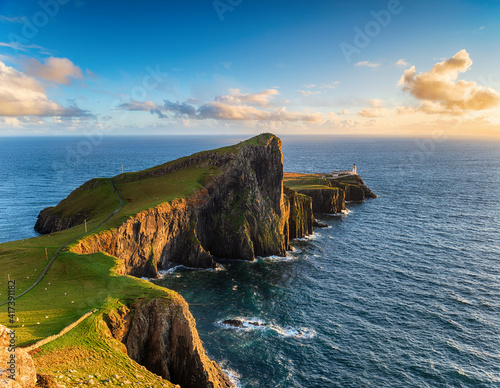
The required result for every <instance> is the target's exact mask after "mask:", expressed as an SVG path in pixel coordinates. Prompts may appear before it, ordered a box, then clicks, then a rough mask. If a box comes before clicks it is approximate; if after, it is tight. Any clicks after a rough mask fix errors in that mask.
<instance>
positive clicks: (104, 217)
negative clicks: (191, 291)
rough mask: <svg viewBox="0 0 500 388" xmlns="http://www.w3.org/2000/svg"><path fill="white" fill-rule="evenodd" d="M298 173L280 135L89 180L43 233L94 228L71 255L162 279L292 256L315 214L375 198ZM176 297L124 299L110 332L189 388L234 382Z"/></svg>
mask: <svg viewBox="0 0 500 388" xmlns="http://www.w3.org/2000/svg"><path fill="white" fill-rule="evenodd" d="M292 175H293V176H292ZM292 175H290V174H288V175H285V174H284V173H283V154H282V143H281V141H280V139H279V138H277V137H276V136H274V135H272V134H262V135H259V136H257V137H255V138H252V139H249V140H247V141H245V142H241V143H239V144H237V145H235V146H230V147H224V148H221V149H217V150H212V151H206V152H200V153H197V154H194V155H192V156H188V157H184V158H181V159H178V160H175V161H172V162H168V163H165V164H164V165H160V166H156V167H153V168H150V169H147V170H143V171H139V172H132V173H124V174H120V175H118V176H115V177H113V178H97V179H93V180H91V181H88V182H86V183H85V184H83V185H82V186H80V187H79V188H78V189H76V190H74V191H73V192H72V193H71V194H70V195H69V196H68V197H67V198H66V199H64V200H63V201H61V202H60V203H59V204H58V205H57V206H55V207H51V208H47V209H44V210H43V211H42V212H40V215H39V216H38V220H37V223H36V225H35V229H36V230H37V231H39V232H40V233H54V232H61V231H64V230H66V229H68V228H78V227H80V228H81V224H82V223H85V225H87V223H89V225H92V227H94V228H96V230H95V231H93V232H89V233H87V235H85V236H84V237H79V238H77V239H76V241H75V242H74V243H72V245H70V247H69V249H70V252H71V253H72V254H78V255H91V254H99V253H106V254H108V255H111V256H113V257H115V258H117V260H116V266H115V267H114V268H113V272H114V273H116V274H119V275H133V276H136V277H156V276H158V272H159V271H160V270H164V269H167V268H170V267H172V266H174V265H178V264H182V265H185V266H188V267H201V268H213V267H215V266H216V260H217V258H225V259H239V260H254V259H255V258H256V257H258V256H269V255H278V256H285V255H286V251H287V250H289V249H290V239H293V238H300V237H304V236H307V235H310V234H312V233H313V226H322V225H321V224H320V223H318V222H317V221H316V220H315V217H314V213H338V212H341V211H342V210H344V209H345V201H349V200H351V201H352V200H363V199H364V198H365V197H369V196H374V194H373V193H371V191H369V189H368V188H367V187H366V186H364V184H363V182H362V180H361V178H359V177H358V176H355V177H352V178H350V180H349V181H345V180H335V181H333V180H325V179H323V178H321V176H320V175H319V174H313V175H314V176H313V177H312V178H311V176H310V175H311V174H309V175H305V174H292ZM311 179H312V180H314V182H312V180H311ZM284 182H285V184H286V186H285V184H284ZM313 183H314V184H313ZM120 203H122V205H121V206H119V207H118V205H119V204H120ZM175 295H176V296H175V297H169V298H166V297H165V298H163V297H160V298H152V299H151V298H150V299H147V298H141V297H139V298H137V297H136V298H134V299H133V300H130V298H127V300H125V301H124V302H123V303H122V302H121V299H120V298H118V299H117V303H118V302H119V303H122V307H120V308H116V309H112V310H109V311H107V312H106V313H105V321H106V323H107V326H108V328H109V331H110V333H112V336H113V337H114V338H115V339H117V340H119V341H121V343H122V344H123V345H122V346H123V347H124V350H125V351H126V353H127V354H128V356H129V357H130V358H131V359H133V360H134V361H136V362H137V363H139V364H141V365H143V366H144V367H146V368H147V369H148V370H149V371H151V372H153V373H155V374H157V375H158V376H161V377H163V378H164V379H167V380H169V381H171V382H172V383H174V384H180V385H181V386H182V387H183V388H184V387H188V388H189V387H230V386H232V384H231V382H230V381H229V379H228V378H227V376H226V375H225V374H224V372H222V370H221V368H220V366H219V365H218V364H217V363H215V362H214V361H211V360H210V359H209V358H208V357H207V356H206V354H205V351H204V349H203V346H202V343H201V341H200V339H199V337H198V333H197V331H196V326H195V322H194V319H193V317H192V316H191V313H190V312H189V308H188V305H187V303H186V302H185V301H184V299H183V298H182V297H181V296H180V295H178V294H176V293H175ZM124 299H125V298H124Z"/></svg>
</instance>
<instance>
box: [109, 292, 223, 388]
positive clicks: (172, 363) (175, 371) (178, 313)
mask: <svg viewBox="0 0 500 388" xmlns="http://www.w3.org/2000/svg"><path fill="white" fill-rule="evenodd" d="M106 322H107V324H108V327H109V328H110V330H111V333H112V334H113V336H114V337H115V338H116V339H118V340H120V341H122V342H123V343H124V344H125V347H126V351H127V354H128V356H129V357H130V358H132V359H133V360H135V361H136V362H138V363H139V364H141V365H143V366H145V367H146V368H147V369H148V370H150V371H151V372H153V373H156V374H157V375H159V376H161V377H163V378H165V379H167V380H169V381H170V382H172V383H174V384H179V385H180V386H181V387H183V388H201V387H209V388H229V387H233V384H232V383H231V382H230V380H229V379H228V378H227V376H226V375H225V374H224V372H223V371H222V370H221V368H220V366H219V364H217V363H216V362H214V361H211V360H210V359H209V358H208V357H207V355H206V354H205V350H204V349H203V345H202V342H201V340H200V338H199V337H198V332H197V330H196V324H195V321H194V318H193V316H192V315H191V313H190V312H189V308H188V305H187V303H186V302H185V300H184V299H183V298H182V297H181V296H177V297H174V298H172V299H170V298H164V299H159V298H157V299H152V300H149V301H145V300H143V301H141V300H140V301H138V302H136V303H135V304H134V305H133V306H130V309H128V308H122V309H120V310H118V311H115V312H112V313H111V314H108V316H107V317H106Z"/></svg>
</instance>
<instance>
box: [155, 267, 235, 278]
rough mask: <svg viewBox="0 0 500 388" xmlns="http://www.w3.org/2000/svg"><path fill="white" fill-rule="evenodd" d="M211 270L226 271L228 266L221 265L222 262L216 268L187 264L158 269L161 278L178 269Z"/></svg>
mask: <svg viewBox="0 0 500 388" xmlns="http://www.w3.org/2000/svg"><path fill="white" fill-rule="evenodd" d="M181 270H182V271H209V272H216V271H225V270H226V268H225V267H224V266H223V265H221V264H216V267H215V268H195V267H188V266H186V265H182V264H179V265H176V266H175V267H172V268H169V269H165V270H161V271H158V274H159V275H160V278H163V277H165V276H166V275H171V274H173V273H176V272H178V271H181Z"/></svg>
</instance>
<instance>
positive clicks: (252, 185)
mask: <svg viewBox="0 0 500 388" xmlns="http://www.w3.org/2000/svg"><path fill="white" fill-rule="evenodd" d="M243 144H244V145H243V146H242V147H240V148H239V150H238V152H236V153H234V154H229V155H228V154H222V155H219V154H216V153H206V154H200V155H196V156H195V157H193V158H184V159H182V160H181V161H180V162H179V163H180V167H179V165H177V167H175V165H174V166H169V168H168V169H166V170H165V171H163V170H161V171H160V172H158V171H155V174H168V173H169V172H171V171H172V169H175V168H184V167H185V166H188V165H195V166H207V165H210V166H214V165H216V166H217V167H218V168H219V173H218V174H217V175H216V176H215V177H214V178H212V179H211V180H210V181H208V182H207V183H206V184H205V188H204V189H203V190H201V191H199V192H197V193H196V194H193V195H192V196H190V197H189V198H187V199H178V200H174V201H172V202H170V203H164V204H162V205H159V206H157V207H155V208H153V209H149V210H146V211H143V212H140V213H138V214H136V215H135V216H134V217H132V218H130V219H128V220H127V221H126V222H125V223H123V224H122V225H121V226H119V227H118V228H116V229H112V230H110V231H106V232H101V233H98V234H94V235H91V236H89V237H86V238H84V239H82V240H80V241H79V242H78V243H77V244H76V245H75V246H73V247H72V250H73V251H74V252H77V253H83V254H88V253H95V252H106V253H109V254H111V255H113V256H116V257H118V258H120V259H122V260H121V263H122V264H121V266H120V268H119V269H118V272H119V273H121V274H131V275H135V276H149V277H153V276H156V275H157V271H158V269H164V268H167V267H169V266H170V265H172V264H174V263H178V264H183V265H186V266H189V267H202V268H207V267H214V266H215V262H214V260H213V258H212V256H215V257H223V258H228V259H240V260H241V259H243V260H252V259H254V258H255V257H256V256H269V255H280V256H284V255H285V254H286V250H287V249H289V238H294V237H303V236H305V235H306V234H310V233H312V222H313V215H312V208H311V204H310V201H309V200H307V199H306V198H304V197H303V196H300V197H299V196H297V195H296V196H294V195H288V196H285V194H284V191H283V159H282V158H283V155H282V152H281V141H280V140H279V139H278V138H277V137H275V136H269V138H268V140H267V141H266V142H265V143H264V144H257V145H254V144H245V143H243ZM144 174H147V172H145V173H144ZM291 192H292V191H290V193H291ZM290 225H291V226H292V230H290V231H289V228H290Z"/></svg>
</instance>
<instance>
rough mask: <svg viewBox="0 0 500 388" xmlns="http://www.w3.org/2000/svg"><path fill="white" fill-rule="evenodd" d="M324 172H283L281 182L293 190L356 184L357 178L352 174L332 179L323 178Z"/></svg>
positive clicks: (333, 187)
mask: <svg viewBox="0 0 500 388" xmlns="http://www.w3.org/2000/svg"><path fill="white" fill-rule="evenodd" d="M324 175H325V174H298V173H285V175H284V178H283V183H284V184H285V186H288V187H290V188H291V189H294V190H300V189H309V190H311V189H331V190H337V188H339V187H341V188H345V186H347V185H349V184H352V185H358V184H359V178H358V177H357V176H353V175H347V176H344V177H340V178H337V179H333V180H327V179H325V178H323V176H324Z"/></svg>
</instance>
